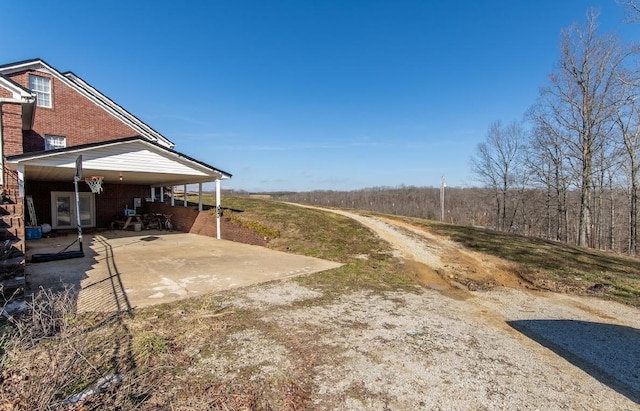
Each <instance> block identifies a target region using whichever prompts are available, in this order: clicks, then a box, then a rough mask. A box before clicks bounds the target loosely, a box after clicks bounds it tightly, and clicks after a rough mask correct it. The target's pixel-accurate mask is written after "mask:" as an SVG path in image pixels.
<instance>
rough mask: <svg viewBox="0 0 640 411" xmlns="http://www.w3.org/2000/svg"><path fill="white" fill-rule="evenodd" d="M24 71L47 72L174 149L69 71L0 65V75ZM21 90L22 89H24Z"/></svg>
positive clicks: (35, 64) (39, 63)
mask: <svg viewBox="0 0 640 411" xmlns="http://www.w3.org/2000/svg"><path fill="white" fill-rule="evenodd" d="M25 70H45V71H47V72H48V73H50V74H51V75H52V76H54V77H55V78H57V79H58V80H59V81H61V82H63V83H64V84H66V85H67V86H69V87H71V88H72V89H74V90H76V91H77V92H78V93H80V94H81V95H82V96H84V97H86V98H87V99H88V100H90V101H91V102H93V103H94V104H96V105H97V106H99V107H101V108H102V109H104V110H105V111H106V112H108V113H109V114H111V115H112V116H114V117H116V118H117V119H119V120H120V121H122V122H123V123H125V124H127V125H128V126H129V127H131V128H133V129H134V130H136V132H138V133H140V136H142V137H143V138H146V139H147V140H150V141H153V142H155V143H157V144H160V145H162V146H165V147H168V148H173V147H175V144H174V143H173V142H172V141H171V140H169V139H168V138H166V137H165V136H163V135H162V134H160V133H159V132H157V131H156V130H154V129H153V128H151V127H150V126H149V125H147V124H146V123H144V122H143V121H142V120H140V119H139V118H137V117H136V116H134V115H133V114H131V113H130V112H128V111H127V110H125V109H124V108H123V107H121V106H120V105H118V104H116V103H115V102H114V101H113V100H111V99H110V98H109V97H107V96H105V95H104V94H102V93H101V92H99V91H98V90H96V89H95V88H94V87H92V86H91V85H89V84H88V83H87V82H85V81H84V80H82V79H81V78H80V77H78V76H76V75H75V74H73V73H72V72H70V71H68V72H65V73H62V72H60V71H58V70H56V69H55V68H54V67H53V66H51V65H49V64H47V63H46V62H45V61H44V60H42V59H32V60H23V61H18V62H15V63H10V64H4V65H0V75H2V74H5V75H6V74H12V73H17V72H21V71H25ZM7 80H8V79H7ZM14 83H15V82H14ZM21 88H23V89H24V87H21Z"/></svg>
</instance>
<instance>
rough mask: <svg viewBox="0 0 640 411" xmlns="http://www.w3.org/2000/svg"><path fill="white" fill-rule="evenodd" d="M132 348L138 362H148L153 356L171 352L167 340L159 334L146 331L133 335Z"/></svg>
mask: <svg viewBox="0 0 640 411" xmlns="http://www.w3.org/2000/svg"><path fill="white" fill-rule="evenodd" d="M132 349H133V355H134V358H136V360H137V361H138V362H142V363H148V362H149V361H150V360H151V359H152V358H154V357H158V356H160V355H163V354H167V353H168V352H169V346H168V344H167V341H166V340H165V339H164V338H162V337H161V336H159V335H158V334H156V333H154V332H151V331H145V332H142V333H140V334H137V335H135V336H134V337H133V342H132Z"/></svg>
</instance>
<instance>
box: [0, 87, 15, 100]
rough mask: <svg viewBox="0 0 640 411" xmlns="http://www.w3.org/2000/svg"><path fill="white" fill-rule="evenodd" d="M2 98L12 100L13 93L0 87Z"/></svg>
mask: <svg viewBox="0 0 640 411" xmlns="http://www.w3.org/2000/svg"><path fill="white" fill-rule="evenodd" d="M0 97H2V98H11V97H13V93H12V92H10V91H9V90H7V89H5V88H2V87H0Z"/></svg>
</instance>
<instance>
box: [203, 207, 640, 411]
mask: <svg viewBox="0 0 640 411" xmlns="http://www.w3.org/2000/svg"><path fill="white" fill-rule="evenodd" d="M331 211H333V210H331ZM339 213H340V214H343V215H347V216H349V217H351V218H354V219H357V220H358V221H360V222H361V223H362V224H364V225H366V226H368V227H370V228H371V229H372V230H374V231H375V232H376V233H378V235H380V236H381V237H382V238H384V239H385V240H387V241H389V242H390V243H391V244H392V245H393V246H394V248H395V249H396V253H397V254H398V256H402V257H403V258H404V259H406V261H407V262H409V261H417V262H419V263H422V264H424V265H425V266H428V267H431V268H433V269H434V270H435V269H441V270H444V271H439V272H440V274H442V273H443V272H447V271H446V270H447V269H449V270H460V269H463V268H464V267H463V266H464V264H467V265H468V264H472V263H474V262H479V263H482V264H484V266H485V267H488V272H487V270H485V272H482V271H481V270H478V268H477V267H478V266H474V269H473V270H470V271H472V272H473V273H472V275H475V276H478V277H484V278H486V277H487V276H489V277H490V276H491V275H492V270H493V269H494V268H495V272H496V273H497V274H496V276H495V281H494V283H495V284H498V286H497V287H493V288H491V289H489V290H487V291H468V290H467V289H466V288H465V287H462V286H460V284H459V283H458V282H457V279H454V278H453V276H452V277H451V279H449V278H447V276H446V275H445V276H444V277H445V279H446V280H445V279H443V278H442V275H440V276H436V275H433V278H432V279H430V278H428V277H429V275H430V274H428V273H427V274H426V276H427V278H426V279H425V281H424V282H425V284H427V285H428V286H429V287H426V288H425V287H420V288H417V289H416V291H415V292H400V291H396V292H386V293H382V294H381V293H371V292H363V291H359V292H355V293H351V294H347V295H344V296H342V297H341V298H339V299H338V300H331V302H328V303H326V304H300V302H303V301H305V300H313V299H317V298H319V297H320V296H321V294H320V292H318V291H317V290H312V289H308V288H305V287H303V286H300V285H299V284H297V283H296V282H294V281H282V282H277V283H272V284H268V285H262V286H256V287H250V288H247V289H243V290H239V291H237V292H235V293H233V294H231V295H229V296H226V297H224V298H227V299H228V301H226V304H228V305H229V306H231V307H238V308H255V309H260V310H263V312H264V315H263V316H262V321H264V322H265V323H267V324H273V325H274V326H277V327H279V328H282V329H288V330H291V334H290V340H291V344H284V345H283V344H282V343H281V342H279V341H276V340H274V339H273V338H271V337H270V336H269V335H268V334H265V333H263V332H261V331H260V330H258V329H246V330H242V331H240V332H237V333H235V334H234V335H233V336H232V338H231V339H229V341H228V345H229V347H228V349H229V350H228V351H229V353H230V354H228V355H226V356H222V355H219V356H212V357H211V358H209V359H208V360H207V361H205V362H203V363H202V365H201V366H202V367H205V368H206V369H207V372H213V373H215V374H216V375H217V376H218V377H219V378H221V379H225V378H228V379H230V380H231V379H232V378H233V377H234V375H235V374H234V370H238V369H239V368H242V367H247V366H251V367H254V369H255V374H254V378H255V379H256V380H260V379H261V378H265V379H266V378H273V377H274V375H275V376H276V377H277V375H279V374H281V375H283V376H286V375H292V374H295V373H296V370H298V369H299V368H300V362H301V361H307V362H308V363H311V364H313V376H312V377H311V378H313V384H312V386H313V387H315V388H314V390H313V392H311V393H309V395H310V400H311V403H312V404H313V408H314V409H319V410H334V409H341V410H388V409H392V410H417V409H423V410H433V409H447V410H450V409H473V410H482V409H544V410H547V409H602V410H605V409H606V410H611V409H616V410H637V409H639V408H640V406H639V405H638V404H639V403H640V316H639V315H638V314H639V311H640V310H638V309H636V308H633V307H628V306H624V305H621V304H618V303H613V302H608V301H603V300H599V299H595V298H587V297H579V296H572V295H564V294H554V293H547V292H539V291H531V290H527V289H526V288H524V287H519V286H518V284H517V279H515V278H511V277H510V276H509V275H507V274H505V272H506V271H507V270H504V269H503V268H501V267H502V265H501V262H500V261H497V260H495V259H491V258H490V257H487V256H486V255H482V254H474V253H472V252H469V251H468V250H462V249H460V248H459V246H458V245H456V244H453V243H451V242H448V241H447V240H446V239H444V238H437V237H435V236H434V235H432V234H430V233H427V232H424V231H421V230H418V229H415V228H411V227H407V226H401V225H396V224H400V223H394V222H391V221H385V220H382V219H378V218H373V217H364V216H360V215H356V214H351V213H347V212H339ZM454 252H455V253H458V254H459V255H460V256H461V257H460V259H459V260H458V261H459V263H458V265H457V266H456V264H453V266H452V263H451V262H450V260H447V259H448V258H450V256H451V255H452V253H454ZM445 256H448V257H447V259H445ZM446 261H449V262H446ZM427 271H428V270H427ZM434 272H435V271H434ZM452 272H453V271H452ZM436 277H437V278H436ZM501 285H502V286H501ZM294 303H297V304H294ZM294 347H298V349H299V347H304V348H305V350H304V352H302V351H297V350H296V349H294ZM222 348H224V347H222ZM224 351H225V350H224V349H223V350H221V352H224Z"/></svg>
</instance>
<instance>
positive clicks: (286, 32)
mask: <svg viewBox="0 0 640 411" xmlns="http://www.w3.org/2000/svg"><path fill="white" fill-rule="evenodd" d="M62 4H64V5H62ZM589 7H595V8H597V9H599V10H600V12H601V16H600V18H599V22H600V24H601V27H602V30H603V31H604V32H608V31H612V30H613V31H616V32H619V33H621V35H622V37H623V38H626V39H631V38H635V39H636V40H638V39H640V25H628V24H626V23H624V22H623V19H624V10H623V8H622V7H621V6H619V5H618V4H617V3H616V2H615V0H536V1H531V0H496V1H477V0H476V1H459V0H452V1H445V0H442V1H427V0H424V1H391V0H389V1H376V0H369V1H364V0H363V1H349V0H345V1H330V0H316V1H310V0H308V1H307V0H289V1H278V0H276V1H267V0H255V1H248V0H247V1H243V0H227V1H189V0H185V1H182V2H178V1H170V2H169V1H160V0H156V1H143V0H139V1H120V0H114V1H98V0H96V1H85V0H83V1H66V2H52V1H40V0H35V1H28V2H27V1H24V2H19V1H12V2H6V3H5V4H4V5H3V6H2V10H3V33H4V34H3V39H4V41H3V44H2V46H0V62H1V63H10V62H14V61H19V60H25V59H30V58H35V57H39V58H42V59H44V60H45V61H47V62H48V63H49V64H51V65H52V66H54V67H56V68H57V69H58V70H60V71H67V70H70V71H73V72H74V73H76V74H77V75H78V76H80V77H82V78H83V79H84V80H86V81H88V82H89V83H90V84H92V85H93V86H94V87H96V88H97V89H98V90H100V91H101V92H103V93H104V94H106V95H107V96H109V97H110V98H112V99H113V100H115V101H116V102H117V103H118V104H120V105H122V106H123V107H125V108H126V109H127V110H129V111H130V112H132V113H133V114H135V115H137V116H138V117H140V118H141V119H142V120H143V121H145V122H146V123H148V124H149V125H151V126H152V127H153V128H155V129H156V130H157V131H159V132H161V133H162V134H164V135H165V136H167V137H168V138H169V139H171V140H172V141H173V142H174V143H176V149H177V150H178V151H181V152H183V153H185V154H188V155H190V156H193V157H196V158H198V159H199V160H202V161H204V162H207V163H209V164H211V165H213V166H215V167H217V168H220V169H223V170H225V171H228V172H230V173H231V174H233V178H232V179H231V180H230V181H229V182H226V183H225V184H224V186H223V187H225V188H234V189H242V190H247V191H274V190H293V191H306V190H316V189H327V190H351V189H358V188H364V187H374V186H398V185H402V184H404V185H415V186H439V184H440V179H441V176H443V175H444V176H445V178H446V180H447V183H448V185H449V186H469V185H473V184H474V181H473V178H472V176H471V174H470V171H469V170H470V167H469V159H470V157H471V156H472V155H473V153H474V150H475V147H476V145H477V144H478V143H479V142H481V141H482V140H483V139H484V138H485V134H486V130H487V128H488V127H489V125H490V123H492V122H494V121H496V120H501V121H503V122H505V123H507V122H511V121H518V120H521V119H522V116H523V114H524V113H525V111H526V110H527V109H528V108H529V107H530V106H531V105H532V104H533V103H534V102H535V99H536V97H537V95H538V90H539V88H540V87H541V86H544V85H546V82H547V78H548V75H549V73H550V72H551V71H552V70H553V68H554V65H555V64H556V63H557V61H558V56H559V52H558V46H559V41H560V31H561V29H562V28H565V27H567V26H569V25H570V24H572V23H573V22H579V23H583V22H584V21H585V13H586V11H587V9H588V8H589ZM9 38H12V40H11V41H7V40H8V39H9Z"/></svg>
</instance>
